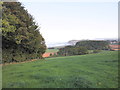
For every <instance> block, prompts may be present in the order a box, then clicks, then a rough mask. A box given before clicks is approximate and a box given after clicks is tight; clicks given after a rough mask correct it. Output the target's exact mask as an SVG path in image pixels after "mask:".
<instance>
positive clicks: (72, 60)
mask: <svg viewBox="0 0 120 90" xmlns="http://www.w3.org/2000/svg"><path fill="white" fill-rule="evenodd" d="M117 82H118V53H117V51H108V52H101V53H97V54H88V55H77V56H67V57H55V58H46V59H45V60H38V61H33V62H28V63H21V64H11V65H6V66H3V88H13V87H15V88H116V87H118V83H117Z"/></svg>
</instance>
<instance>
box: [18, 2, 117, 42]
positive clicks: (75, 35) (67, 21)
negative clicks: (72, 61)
mask: <svg viewBox="0 0 120 90" xmlns="http://www.w3.org/2000/svg"><path fill="white" fill-rule="evenodd" d="M19 1H20V0H19ZM22 4H23V5H24V7H25V8H26V9H27V10H28V12H29V13H30V14H31V15H33V17H34V18H35V21H36V22H37V23H38V25H39V26H40V27H41V29H40V33H41V34H42V36H43V37H44V38H45V41H46V43H47V44H48V43H54V42H67V41H69V40H80V39H96V38H117V37H118V3H117V2H23V1H22Z"/></svg>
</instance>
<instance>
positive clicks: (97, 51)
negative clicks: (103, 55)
mask: <svg viewBox="0 0 120 90" xmlns="http://www.w3.org/2000/svg"><path fill="white" fill-rule="evenodd" d="M99 52H101V50H93V53H99Z"/></svg>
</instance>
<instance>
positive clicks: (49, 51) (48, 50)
mask: <svg viewBox="0 0 120 90" xmlns="http://www.w3.org/2000/svg"><path fill="white" fill-rule="evenodd" d="M58 51H59V50H58V49H56V48H55V49H47V50H46V53H51V52H58Z"/></svg>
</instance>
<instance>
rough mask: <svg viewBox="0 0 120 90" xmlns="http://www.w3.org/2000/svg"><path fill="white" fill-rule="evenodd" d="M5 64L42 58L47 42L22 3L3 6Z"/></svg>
mask: <svg viewBox="0 0 120 90" xmlns="http://www.w3.org/2000/svg"><path fill="white" fill-rule="evenodd" d="M2 9H3V13H2V44H3V47H2V49H3V63H5V62H14V61H16V62H20V61H24V60H30V59H36V58H42V54H43V53H44V52H45V50H46V45H45V40H44V38H43V37H42V35H41V34H40V32H39V26H38V25H37V24H36V23H35V21H34V18H33V17H32V15H30V14H29V13H28V11H27V10H25V9H24V7H23V6H22V5H21V3H20V2H4V3H3V4H2Z"/></svg>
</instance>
